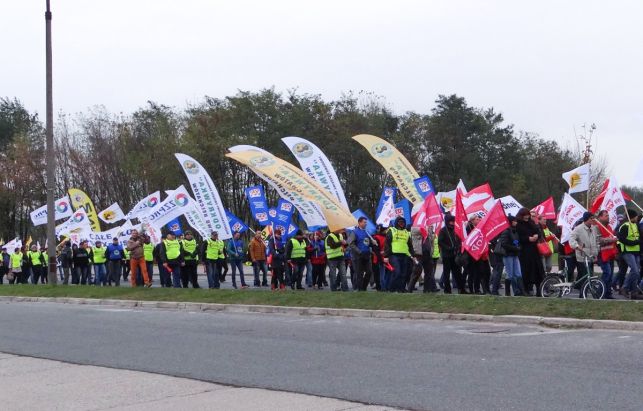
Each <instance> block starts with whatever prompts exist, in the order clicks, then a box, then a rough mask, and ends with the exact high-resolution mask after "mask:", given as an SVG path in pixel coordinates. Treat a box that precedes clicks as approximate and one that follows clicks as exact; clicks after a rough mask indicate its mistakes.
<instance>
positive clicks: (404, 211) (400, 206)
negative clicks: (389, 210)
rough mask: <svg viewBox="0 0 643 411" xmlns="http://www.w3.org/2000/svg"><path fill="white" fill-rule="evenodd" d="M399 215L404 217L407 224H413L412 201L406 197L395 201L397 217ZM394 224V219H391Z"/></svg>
mask: <svg viewBox="0 0 643 411" xmlns="http://www.w3.org/2000/svg"><path fill="white" fill-rule="evenodd" d="M397 217H404V219H405V220H406V224H407V225H410V224H411V202H410V201H409V200H407V199H406V198H403V199H402V200H400V201H398V202H397V203H395V218H397ZM393 220H395V219H393ZM393 224H394V223H393V221H391V225H393Z"/></svg>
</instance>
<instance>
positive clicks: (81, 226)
mask: <svg viewBox="0 0 643 411" xmlns="http://www.w3.org/2000/svg"><path fill="white" fill-rule="evenodd" d="M91 231H92V226H91V223H90V222H89V217H87V212H85V209H84V208H82V207H81V208H79V209H78V210H76V211H74V214H72V216H71V217H69V219H67V221H65V222H64V223H62V224H60V225H58V226H57V227H56V235H57V236H60V235H68V234H70V233H74V232H91Z"/></svg>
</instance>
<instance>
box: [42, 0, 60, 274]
mask: <svg viewBox="0 0 643 411" xmlns="http://www.w3.org/2000/svg"><path fill="white" fill-rule="evenodd" d="M46 1H47V11H45V49H46V51H45V53H46V58H45V59H46V63H45V64H46V67H47V68H46V71H47V74H46V76H47V86H46V88H47V129H46V138H47V152H46V157H45V161H46V164H47V256H48V257H49V271H48V273H47V283H48V284H56V283H57V277H56V233H55V231H56V210H55V209H54V189H55V178H56V164H55V161H56V157H55V152H54V100H53V89H52V84H51V83H52V75H51V7H50V5H49V1H50V0H46Z"/></svg>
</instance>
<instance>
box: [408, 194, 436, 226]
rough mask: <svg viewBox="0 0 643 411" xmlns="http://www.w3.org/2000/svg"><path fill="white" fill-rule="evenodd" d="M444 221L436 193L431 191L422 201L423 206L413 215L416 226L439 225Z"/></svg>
mask: <svg viewBox="0 0 643 411" xmlns="http://www.w3.org/2000/svg"><path fill="white" fill-rule="evenodd" d="M441 223H442V212H441V210H440V206H439V205H438V201H437V199H436V198H435V194H434V193H432V192H431V193H429V195H427V196H426V198H425V199H424V202H423V203H422V207H420V210H419V211H418V212H417V214H415V216H414V217H413V226H414V227H420V228H423V227H428V226H430V225H437V226H439V225H440V224H441Z"/></svg>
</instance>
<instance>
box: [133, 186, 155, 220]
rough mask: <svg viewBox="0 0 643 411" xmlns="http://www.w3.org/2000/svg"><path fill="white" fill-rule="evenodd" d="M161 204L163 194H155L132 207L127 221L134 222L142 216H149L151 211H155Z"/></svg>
mask: <svg viewBox="0 0 643 411" xmlns="http://www.w3.org/2000/svg"><path fill="white" fill-rule="evenodd" d="M160 202H161V192H160V191H157V192H154V193H152V194H150V195H148V196H147V197H145V198H144V199H142V200H141V201H139V202H138V203H136V205H135V206H134V207H132V210H130V212H129V213H127V215H126V216H125V218H126V219H127V220H133V219H135V218H139V217H140V216H141V215H145V214H149V213H150V211H151V210H153V209H154V207H156V206H158V205H159V203H160Z"/></svg>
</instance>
